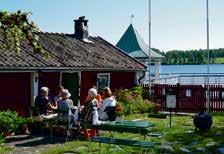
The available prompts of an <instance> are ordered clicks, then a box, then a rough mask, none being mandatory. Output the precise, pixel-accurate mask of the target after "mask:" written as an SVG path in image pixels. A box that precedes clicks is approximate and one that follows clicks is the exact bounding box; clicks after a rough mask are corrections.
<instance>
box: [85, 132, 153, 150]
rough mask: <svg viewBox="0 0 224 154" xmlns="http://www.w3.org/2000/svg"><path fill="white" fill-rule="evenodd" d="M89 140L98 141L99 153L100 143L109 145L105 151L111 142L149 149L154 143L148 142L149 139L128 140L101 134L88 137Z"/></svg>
mask: <svg viewBox="0 0 224 154" xmlns="http://www.w3.org/2000/svg"><path fill="white" fill-rule="evenodd" d="M89 141H90V142H98V143H99V153H100V148H101V143H107V144H109V147H108V149H107V152H106V153H108V150H109V148H110V145H111V144H115V145H125V146H133V147H140V148H142V150H143V149H150V148H152V147H153V146H154V143H153V142H149V141H137V140H130V139H118V138H112V137H101V136H95V137H91V138H90V139H89ZM88 151H89V150H88Z"/></svg>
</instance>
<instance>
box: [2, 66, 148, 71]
mask: <svg viewBox="0 0 224 154" xmlns="http://www.w3.org/2000/svg"><path fill="white" fill-rule="evenodd" d="M39 70H50V71H63V70H71V71H145V69H131V68H125V69H121V68H86V67H0V72H6V71H10V72H17V71H22V72H32V71H39Z"/></svg>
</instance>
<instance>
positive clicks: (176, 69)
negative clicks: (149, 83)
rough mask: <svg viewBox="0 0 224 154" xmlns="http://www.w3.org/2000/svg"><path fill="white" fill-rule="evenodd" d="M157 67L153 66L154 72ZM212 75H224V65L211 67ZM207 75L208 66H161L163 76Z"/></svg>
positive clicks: (212, 65)
mask: <svg viewBox="0 0 224 154" xmlns="http://www.w3.org/2000/svg"><path fill="white" fill-rule="evenodd" d="M154 69H155V67H154V66H152V72H154ZM209 69H210V73H224V64H211V65H209ZM197 73H207V65H161V74H197Z"/></svg>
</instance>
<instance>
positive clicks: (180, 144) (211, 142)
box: [42, 114, 224, 154]
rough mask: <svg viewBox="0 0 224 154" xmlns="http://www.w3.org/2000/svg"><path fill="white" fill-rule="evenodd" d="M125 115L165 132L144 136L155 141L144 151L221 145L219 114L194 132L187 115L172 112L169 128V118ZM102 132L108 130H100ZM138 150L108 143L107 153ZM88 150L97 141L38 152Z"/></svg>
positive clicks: (223, 130)
mask: <svg viewBox="0 0 224 154" xmlns="http://www.w3.org/2000/svg"><path fill="white" fill-rule="evenodd" d="M125 119H128V120H132V119H142V120H148V121H150V122H153V123H155V124H156V126H155V127H154V128H153V132H158V133H161V134H165V135H164V136H163V137H148V138H147V140H150V141H153V142H157V143H159V144H158V145H156V146H155V148H153V149H151V150H149V151H148V152H147V153H163V152H165V153H184V152H191V153H210V152H212V153H219V151H218V150H219V148H220V147H224V140H223V137H224V117H223V116H217V115H216V116H213V126H212V128H211V129H210V130H208V131H204V132H200V131H196V132H195V128H194V126H193V120H192V117H191V116H173V117H172V127H171V128H169V118H167V119H165V120H164V119H155V118H148V117H147V114H132V115H130V116H127V117H125ZM103 135H108V134H107V133H104V134H103ZM115 137H116V138H128V139H137V140H143V137H142V136H140V135H138V134H128V133H115ZM161 147H162V148H161ZM107 148H108V145H107V144H102V146H101V153H106V150H107ZM140 150H141V148H136V147H128V146H115V145H111V146H110V149H109V152H108V153H112V154H115V153H116V154H119V153H121V154H124V153H139V151H140ZM88 151H89V153H98V143H90V142H87V141H78V140H73V141H70V142H67V143H66V144H61V145H57V146H55V147H52V148H49V149H45V150H44V151H42V154H61V153H66V152H73V153H87V152H88Z"/></svg>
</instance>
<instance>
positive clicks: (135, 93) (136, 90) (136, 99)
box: [115, 86, 159, 115]
mask: <svg viewBox="0 0 224 154" xmlns="http://www.w3.org/2000/svg"><path fill="white" fill-rule="evenodd" d="M143 92H144V90H143V88H142V87H140V86H136V87H133V88H131V89H120V90H117V91H115V96H116V99H117V101H118V102H119V103H120V104H121V105H122V107H123V110H122V112H123V114H125V115H129V114H132V113H149V112H152V113H156V112H158V110H159V108H158V106H157V105H156V104H155V103H152V102H150V101H149V100H147V99H146V100H144V99H143Z"/></svg>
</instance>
